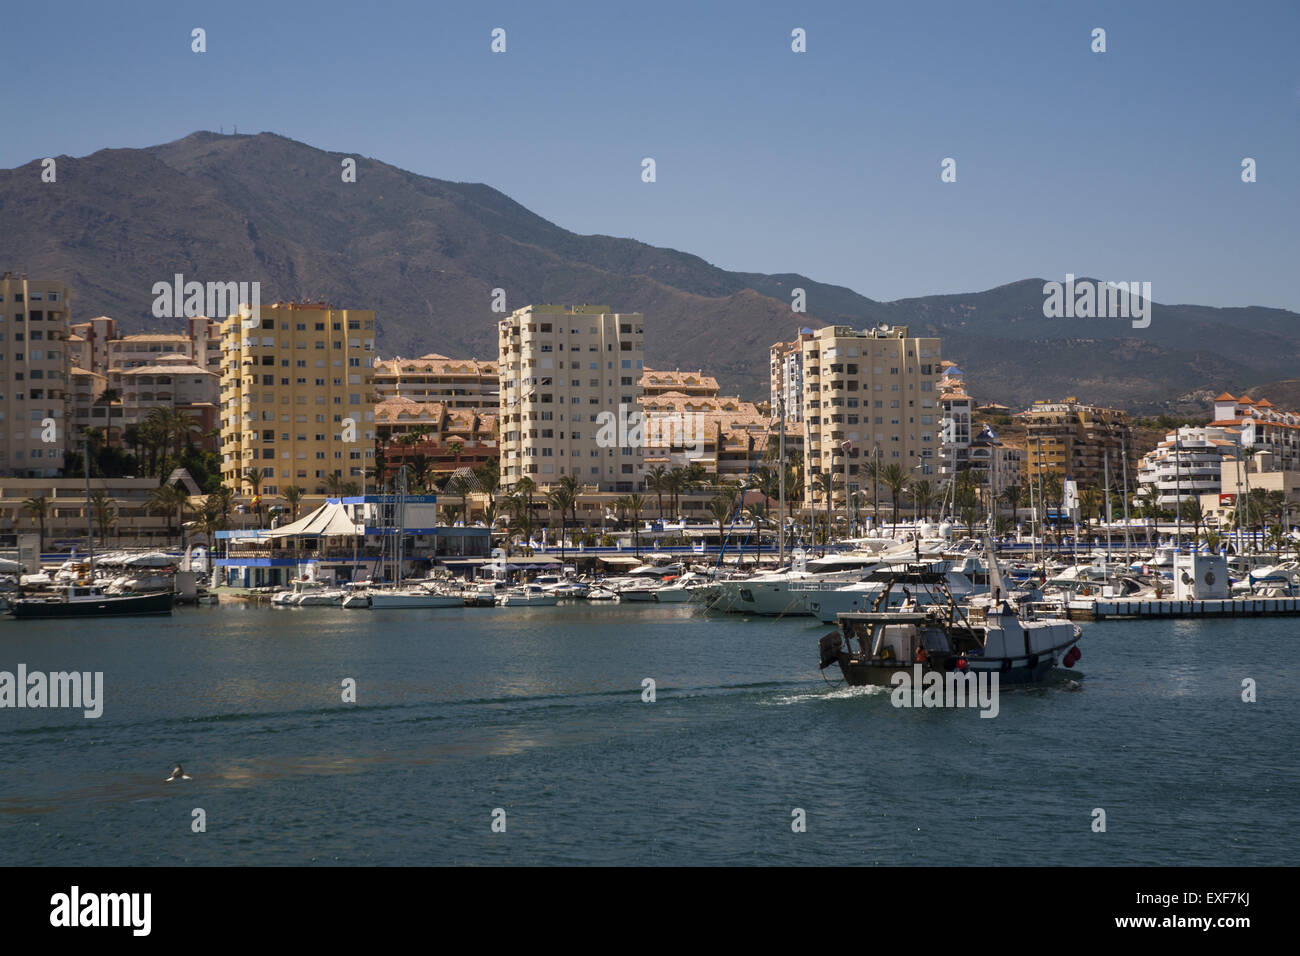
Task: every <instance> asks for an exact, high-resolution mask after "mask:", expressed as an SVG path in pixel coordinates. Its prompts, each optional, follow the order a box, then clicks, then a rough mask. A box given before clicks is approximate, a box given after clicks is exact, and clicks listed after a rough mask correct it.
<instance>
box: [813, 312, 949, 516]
mask: <svg viewBox="0 0 1300 956" xmlns="http://www.w3.org/2000/svg"><path fill="white" fill-rule="evenodd" d="M800 344H801V348H802V353H803V372H802V374H803V381H804V389H803V414H804V421H803V425H804V447H805V459H804V460H805V466H806V470H807V477H806V479H805V481H804V495H805V501H806V503H807V505H808V506H809V507H811V506H813V504H814V501H815V499H817V498H820V497H821V496H820V493H819V492H818V491H817V485H816V482H815V476H816V475H818V474H820V473H825V472H829V473H830V474H831V475H832V476H833V478H834V479H835V481H836V484H835V486H834V487H835V491H834V493H833V502H839V503H840V506H841V507H842V506H843V503H844V501H845V496H844V491H845V489H844V481H845V473H846V464H847V480H848V485H849V488H848V490H849V491H850V492H855V493H856V492H858V491H861V490H863V489H866V488H868V487H869V485H870V482H869V481H868V480H866V472H865V470H864V469H865V468H867V467H869V465H870V463H871V461H872V460H873V458H874V459H875V460H877V461H878V462H879V464H880V466H881V468H888V467H889V466H890V465H898V466H899V467H900V468H902V470H903V472H904V473H905V474H908V475H909V477H913V478H915V477H919V476H920V475H923V474H932V473H933V471H934V468H935V464H936V462H935V460H936V458H937V456H938V454H939V445H940V442H939V431H940V426H941V418H942V415H943V409H942V408H941V406H940V401H939V394H940V393H939V379H940V375H941V369H940V364H939V363H940V360H941V356H940V340H939V339H938V338H934V337H917V336H912V335H911V334H910V331H909V329H908V327H907V326H905V325H900V326H888V325H882V326H879V327H877V328H872V329H866V330H863V331H858V330H856V329H853V328H850V327H848V326H827V327H825V328H822V329H818V330H816V331H815V332H812V333H811V334H810V335H809V336H808V337H807V338H806V339H802V340H801V343H800Z"/></svg>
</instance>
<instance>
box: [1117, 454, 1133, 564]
mask: <svg viewBox="0 0 1300 956" xmlns="http://www.w3.org/2000/svg"><path fill="white" fill-rule="evenodd" d="M1119 457H1120V463H1121V465H1122V466H1123V469H1124V471H1123V474H1124V567H1126V568H1127V567H1128V566H1129V564H1130V563H1132V560H1133V559H1132V556H1131V555H1130V554H1129V551H1130V550H1131V548H1132V542H1131V541H1130V539H1129V533H1128V446H1127V445H1125V446H1124V447H1123V448H1121V449H1120V453H1119Z"/></svg>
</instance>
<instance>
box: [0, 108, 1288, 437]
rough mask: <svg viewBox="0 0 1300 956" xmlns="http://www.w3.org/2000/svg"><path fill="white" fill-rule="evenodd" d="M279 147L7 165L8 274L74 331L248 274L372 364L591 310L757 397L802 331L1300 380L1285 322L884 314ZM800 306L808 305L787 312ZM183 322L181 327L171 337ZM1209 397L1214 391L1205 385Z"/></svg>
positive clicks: (1042, 392) (866, 303)
mask: <svg viewBox="0 0 1300 956" xmlns="http://www.w3.org/2000/svg"><path fill="white" fill-rule="evenodd" d="M348 155H351V154H344V153H332V152H325V151H322V150H318V149H315V148H314V147H311V146H308V145H305V144H303V143H298V142H295V141H293V140H290V139H286V138H285V137H282V136H278V135H275V134H272V133H260V134H257V135H219V134H216V133H210V132H198V133H194V134H191V135H190V136H187V137H185V138H184V139H180V140H177V141H175V142H172V143H166V144H163V145H161V146H154V147H150V148H147V149H106V150H101V151H99V152H97V153H94V154H92V155H90V156H86V157H81V158H74V157H67V156H61V157H57V181H56V182H55V183H43V182H42V181H41V175H40V173H41V166H40V162H39V161H38V160H33V161H32V162H31V163H28V164H26V165H24V166H21V167H18V168H17V169H13V170H4V171H0V223H3V229H0V269H6V270H13V271H16V272H17V271H23V272H26V273H28V274H29V275H32V276H40V277H42V278H57V279H62V280H63V281H65V282H67V283H68V285H69V286H70V288H71V290H72V303H71V304H72V309H73V314H74V319H75V318H88V317H90V316H94V315H101V314H105V315H112V316H114V317H115V318H117V319H118V320H119V321H120V322H121V323H122V325H123V326H124V327H125V328H126V329H127V330H140V329H145V328H160V327H165V326H167V325H168V324H169V320H159V319H155V318H154V317H153V316H152V315H151V313H150V309H151V306H152V303H153V294H152V288H153V284H154V283H155V282H160V281H165V282H170V281H171V278H172V276H173V275H174V274H175V273H181V274H182V275H184V276H185V277H186V278H187V279H197V280H199V281H204V282H206V281H253V280H257V281H260V282H261V284H262V302H263V303H267V302H270V301H274V300H277V299H298V300H325V301H328V302H330V303H331V304H333V305H336V306H339V307H352V308H369V309H374V310H375V312H376V319H377V337H378V347H379V349H380V351H381V353H382V354H385V355H393V354H401V355H408V356H409V355H419V354H423V353H426V352H430V351H437V352H441V353H444V354H450V355H471V354H472V355H477V356H482V357H486V356H490V355H493V354H494V353H495V348H496V345H495V341H496V339H495V320H496V319H497V318H498V316H497V315H496V314H495V313H493V312H492V311H491V309H490V303H491V297H492V290H493V289H495V288H502V289H504V290H505V291H506V303H507V306H508V308H511V309H513V308H517V307H519V306H521V305H525V304H527V303H529V302H564V303H573V304H582V303H602V304H606V305H609V306H610V307H612V308H614V309H616V310H619V311H624V312H632V311H639V312H643V313H644V314H645V316H646V361H647V363H648V364H650V365H652V366H658V367H665V368H672V367H681V368H700V367H701V366H704V367H706V368H707V370H709V371H711V372H713V373H714V374H716V375H717V376H718V378H719V380H720V382H722V384H723V386H724V388H727V389H730V390H736V391H740V392H741V393H742V394H744V395H746V396H747V397H753V398H763V397H766V394H767V368H768V361H767V347H768V346H769V345H770V344H771V343H773V342H776V341H779V340H782V339H789V338H790V337H791V336H792V334H793V333H794V331H795V330H796V329H797V328H798V327H799V326H803V325H808V326H813V327H817V326H820V325H823V324H826V323H834V324H842V325H852V326H855V327H858V328H861V327H864V326H865V325H869V324H876V323H882V322H886V323H891V324H900V323H901V324H907V325H910V326H912V327H913V329H914V330H916V331H918V332H925V333H931V334H936V335H941V336H942V337H943V339H944V343H943V351H944V355H945V357H947V358H951V359H953V360H955V361H957V362H959V363H960V364H961V365H962V366H963V367H964V368H965V369H966V371H967V374H968V381H969V387H970V388H971V390H972V392H973V393H974V394H975V395H976V397H977V398H979V399H981V400H996V401H1000V402H1003V403H1005V404H1010V405H1022V404H1025V403H1027V402H1029V401H1032V400H1033V399H1035V398H1046V397H1051V396H1055V397H1061V396H1064V395H1067V394H1071V395H1078V396H1079V397H1080V398H1082V399H1085V400H1097V401H1106V402H1109V403H1112V404H1117V405H1126V406H1129V407H1133V408H1135V409H1145V410H1152V411H1154V410H1170V409H1173V408H1175V407H1183V406H1187V407H1189V408H1196V407H1203V399H1204V398H1206V397H1212V395H1213V394H1215V393H1217V392H1218V391H1221V390H1223V389H1224V388H1227V389H1229V390H1241V389H1245V388H1246V387H1248V386H1251V385H1254V384H1255V383H1258V382H1263V381H1270V380H1276V379H1280V378H1285V377H1288V376H1291V375H1294V372H1295V369H1296V367H1297V363H1296V359H1297V358H1298V357H1300V354H1298V353H1300V336H1297V334H1296V330H1297V328H1298V327H1297V326H1296V324H1295V322H1296V319H1297V318H1298V316H1297V315H1296V314H1295V313H1292V312H1286V311H1283V310H1277V309H1265V308H1257V307H1249V308H1241V309H1209V308H1205V307H1201V306H1192V305H1159V304H1157V305H1155V306H1154V307H1153V310H1152V322H1151V326H1150V327H1149V328H1147V329H1141V330H1139V329H1133V328H1131V326H1130V325H1129V324H1128V323H1127V322H1125V321H1123V320H1113V319H1046V318H1044V317H1043V291H1042V288H1043V280H1041V279H1026V280H1024V281H1022V282H1016V283H1013V284H1011V285H1007V286H1001V287H999V288H996V289H990V290H987V291H984V292H976V293H968V294H959V295H938V296H926V297H923V298H917V299H903V300H899V301H896V302H878V301H875V300H873V299H869V298H866V297H865V296H862V295H859V294H858V293H856V292H854V291H853V290H851V289H847V288H844V287H842V286H835V285H829V284H826V283H820V282H816V281H814V280H813V279H811V278H808V277H805V276H801V275H795V274H783V275H763V274H759V273H740V272H728V271H726V270H723V269H719V268H717V267H716V266H713V265H710V264H709V263H708V262H706V261H704V260H703V259H701V258H699V257H698V256H693V255H690V254H689V253H685V252H679V251H677V250H674V249H662V248H657V247H655V246H650V245H647V244H645V243H642V242H637V241H635V240H632V239H619V238H613V237H610V236H580V235H577V234H575V233H572V232H569V231H567V230H565V229H563V228H561V227H560V226H557V225H555V224H554V223H551V222H548V221H547V220H545V219H542V218H541V217H539V216H537V215H534V214H533V213H531V212H529V211H528V210H527V209H525V208H524V207H523V206H521V205H519V204H518V203H516V202H514V201H513V200H511V199H510V198H509V197H507V196H505V195H504V194H502V193H500V192H498V191H497V190H494V189H492V188H490V187H488V186H485V185H481V184H475V183H453V182H447V181H443V180H439V179H432V178H429V177H426V176H419V175H416V174H414V173H410V172H406V171H405V170H401V169H398V168H396V167H394V166H391V165H388V164H386V163H383V162H380V161H378V160H374V159H368V158H364V157H359V156H358V157H356V161H357V177H356V179H357V181H356V182H355V183H344V182H342V178H341V176H340V171H341V161H342V160H343V159H344V158H345V157H346V156H348ZM794 288H802V289H804V290H805V292H806V296H807V303H808V313H807V314H796V313H793V312H792V311H791V308H790V296H791V290H792V289H794ZM172 324H175V323H172ZM1204 392H1208V393H1209V395H1208V396H1206V395H1204V394H1202V393H1204Z"/></svg>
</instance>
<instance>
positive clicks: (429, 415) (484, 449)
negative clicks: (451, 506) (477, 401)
mask: <svg viewBox="0 0 1300 956" xmlns="http://www.w3.org/2000/svg"><path fill="white" fill-rule="evenodd" d="M496 424H497V415H496V408H495V406H494V407H493V408H492V409H491V411H483V410H480V409H478V408H456V407H453V406H451V405H448V404H447V403H445V402H417V401H415V400H413V399H410V398H386V399H383V400H382V401H380V402H378V403H377V404H376V405H375V424H374V428H375V436H376V438H377V439H378V441H379V444H380V447H381V448H382V450H383V458H384V465H385V472H386V476H391V475H393V474H395V473H396V471H397V469H399V468H400V467H402V466H403V465H406V466H408V468H412V469H414V471H415V472H416V474H414V475H413V477H414V478H415V479H418V480H420V481H422V482H423V481H427V480H429V479H433V480H441V479H444V478H447V477H449V476H450V475H452V474H453V473H455V472H456V471H459V470H461V469H464V468H471V469H473V468H478V467H480V466H482V465H485V464H488V463H490V462H495V461H497V459H498V457H499V455H500V453H501V450H500V447H499V446H498V444H497V436H496Z"/></svg>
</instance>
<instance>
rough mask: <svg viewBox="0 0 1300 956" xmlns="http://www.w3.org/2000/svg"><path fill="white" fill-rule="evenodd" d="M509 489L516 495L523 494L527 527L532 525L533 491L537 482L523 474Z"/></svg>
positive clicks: (535, 489)
mask: <svg viewBox="0 0 1300 956" xmlns="http://www.w3.org/2000/svg"><path fill="white" fill-rule="evenodd" d="M511 491H512V492H513V493H514V494H516V495H522V496H523V500H524V504H525V506H526V509H527V511H528V517H529V522H528V523H529V527H532V517H533V493H534V492H536V491H537V482H535V481H533V479H531V478H529V477H528V476H527V475H524V476H523V477H522V478H520V479H519V480H518V481H516V482H515V486H514V488H512V489H511Z"/></svg>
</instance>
